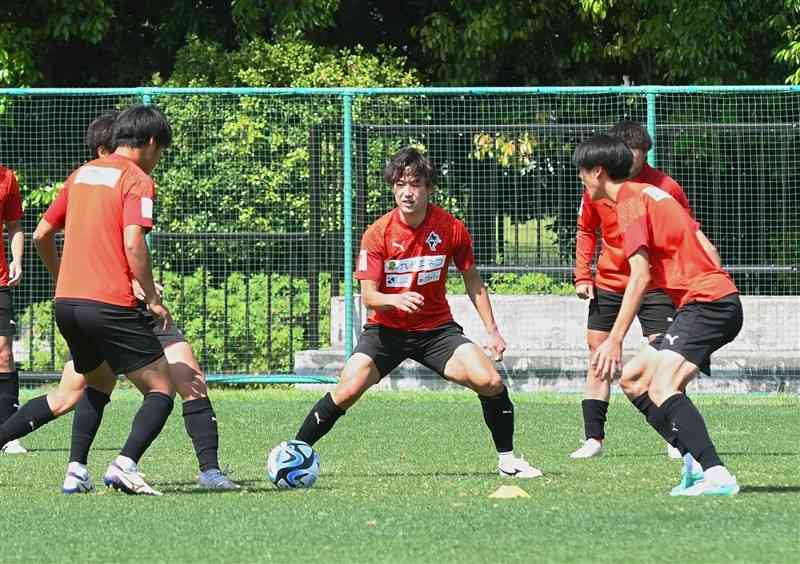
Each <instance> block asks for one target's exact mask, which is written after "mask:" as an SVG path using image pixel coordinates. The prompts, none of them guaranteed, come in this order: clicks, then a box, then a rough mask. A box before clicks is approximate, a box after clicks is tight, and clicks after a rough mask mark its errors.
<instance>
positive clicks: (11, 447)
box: [0, 439, 28, 454]
mask: <svg viewBox="0 0 800 564" xmlns="http://www.w3.org/2000/svg"><path fill="white" fill-rule="evenodd" d="M0 452H3V453H5V454H25V453H27V452H28V449H26V448H25V447H24V446H22V444H21V443H20V442H19V441H18V440H17V439H14V440H13V441H8V442H7V443H6V444H4V445H3V446H2V448H0Z"/></svg>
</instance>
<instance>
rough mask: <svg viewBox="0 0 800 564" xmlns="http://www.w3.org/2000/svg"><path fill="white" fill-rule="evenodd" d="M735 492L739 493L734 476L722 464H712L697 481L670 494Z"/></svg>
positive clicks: (732, 494)
mask: <svg viewBox="0 0 800 564" xmlns="http://www.w3.org/2000/svg"><path fill="white" fill-rule="evenodd" d="M737 493H739V483H738V482H737V481H736V476H734V475H733V474H731V473H730V472H729V471H728V469H727V468H725V467H724V466H714V467H712V468H709V469H708V470H706V471H705V472H704V473H703V477H702V478H701V479H700V480H699V481H696V482H695V483H694V484H692V485H691V486H690V487H688V488H686V489H684V490H682V491H679V492H677V493H672V494H671V495H684V496H690V497H694V496H700V495H715V496H734V495H736V494H737Z"/></svg>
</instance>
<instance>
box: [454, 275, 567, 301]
mask: <svg viewBox="0 0 800 564" xmlns="http://www.w3.org/2000/svg"><path fill="white" fill-rule="evenodd" d="M484 283H485V284H486V287H487V288H488V289H489V292H490V293H491V294H497V295H514V296H522V295H528V296H535V295H553V296H572V295H574V294H575V286H573V285H572V284H568V283H565V282H558V281H556V280H554V279H553V278H551V277H550V276H548V275H546V274H542V273H540V272H526V273H524V274H517V273H499V272H495V273H493V274H490V275H489V277H488V278H486V277H484ZM447 293H448V294H464V293H466V289H465V287H464V280H463V278H461V276H455V275H454V276H449V277H448V278H447Z"/></svg>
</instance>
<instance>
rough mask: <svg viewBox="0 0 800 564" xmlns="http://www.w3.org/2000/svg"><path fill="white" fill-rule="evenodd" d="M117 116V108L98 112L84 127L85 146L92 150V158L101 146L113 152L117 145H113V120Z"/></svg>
mask: <svg viewBox="0 0 800 564" xmlns="http://www.w3.org/2000/svg"><path fill="white" fill-rule="evenodd" d="M117 116H119V110H111V111H108V112H105V113H102V114H100V115H99V116H97V117H96V118H94V120H93V121H92V123H90V124H89V127H88V128H87V129H86V146H87V147H89V150H90V151H91V152H92V158H95V157H97V156H98V154H97V151H98V149H100V147H103V148H104V149H105V150H106V151H108V152H109V153H113V152H114V149H116V148H117V147H116V146H115V145H114V122H115V121H116V119H117Z"/></svg>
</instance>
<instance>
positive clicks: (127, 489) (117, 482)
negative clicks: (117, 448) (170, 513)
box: [103, 461, 162, 495]
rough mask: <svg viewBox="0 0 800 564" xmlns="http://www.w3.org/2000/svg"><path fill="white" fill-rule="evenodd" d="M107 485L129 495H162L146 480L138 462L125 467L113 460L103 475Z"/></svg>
mask: <svg viewBox="0 0 800 564" xmlns="http://www.w3.org/2000/svg"><path fill="white" fill-rule="evenodd" d="M103 483H105V485H106V487H109V488H114V489H115V490H119V491H121V492H124V493H126V494H128V495H162V493H161V492H159V491H156V490H154V489H153V488H151V487H150V486H149V485H147V482H145V481H144V474H142V473H140V472H139V468H138V467H137V466H136V464H131V465H130V466H129V467H128V468H123V467H122V466H120V465H119V464H117V462H116V461H114V462H112V463H111V464H110V465H109V466H108V470H106V475H105V476H103Z"/></svg>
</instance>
